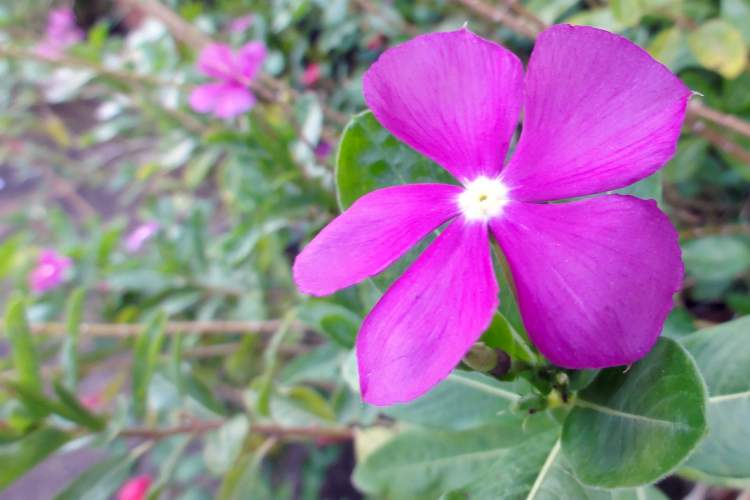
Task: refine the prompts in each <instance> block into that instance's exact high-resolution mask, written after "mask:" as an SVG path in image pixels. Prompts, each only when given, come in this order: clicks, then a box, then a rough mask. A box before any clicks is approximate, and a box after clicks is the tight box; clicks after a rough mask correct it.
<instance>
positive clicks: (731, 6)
mask: <svg viewBox="0 0 750 500" xmlns="http://www.w3.org/2000/svg"><path fill="white" fill-rule="evenodd" d="M721 17H722V18H723V19H724V20H726V21H728V22H730V23H732V24H733V25H734V26H735V27H736V28H737V29H738V30H740V33H742V38H744V40H745V43H747V44H750V2H748V1H747V0H721Z"/></svg>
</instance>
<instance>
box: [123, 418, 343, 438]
mask: <svg viewBox="0 0 750 500" xmlns="http://www.w3.org/2000/svg"><path fill="white" fill-rule="evenodd" d="M225 423H226V422H225V421H224V420H206V421H199V422H192V423H190V424H186V425H178V426H174V427H163V428H151V427H130V428H127V429H123V430H122V431H120V436H122V437H135V438H142V439H163V438H165V437H170V436H174V435H177V434H205V433H206V432H210V431H213V430H216V429H218V428H219V427H221V426H222V425H224V424H225ZM250 432H255V433H256V434H263V435H266V436H275V437H278V438H285V439H316V440H322V441H325V442H328V443H331V442H341V441H351V440H352V439H353V438H354V432H353V430H352V429H351V428H349V427H283V426H280V425H276V424H255V423H254V424H251V426H250Z"/></svg>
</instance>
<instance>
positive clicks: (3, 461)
mask: <svg viewBox="0 0 750 500" xmlns="http://www.w3.org/2000/svg"><path fill="white" fill-rule="evenodd" d="M70 438H71V436H70V435H68V434H67V433H66V432H63V431H61V430H59V429H55V428H53V427H41V428H39V429H36V430H34V431H32V432H30V433H29V434H27V435H26V436H24V437H23V438H21V439H19V440H17V441H12V442H10V443H5V444H2V445H0V491H2V490H4V489H5V488H6V487H7V486H8V485H9V484H11V483H12V482H13V481H15V480H16V479H18V478H19V477H21V476H22V475H24V474H25V473H26V472H28V471H29V470H30V469H31V468H33V467H34V466H35V465H37V464H38V463H39V462H41V461H43V460H44V459H45V458H47V457H48V456H49V455H51V454H52V453H54V452H55V451H56V450H57V449H58V448H60V447H61V446H62V445H64V444H65V443H66V442H68V440H70Z"/></svg>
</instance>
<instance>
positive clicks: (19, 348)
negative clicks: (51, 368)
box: [5, 295, 43, 392]
mask: <svg viewBox="0 0 750 500" xmlns="http://www.w3.org/2000/svg"><path fill="white" fill-rule="evenodd" d="M5 331H6V334H7V335H8V341H9V342H10V348H11V357H12V359H13V367H14V368H15V370H16V377H17V380H18V383H19V384H21V385H23V386H25V387H28V388H29V389H32V390H35V391H38V392H41V391H42V390H43V383H42V376H41V372H40V371H39V360H38V359H37V353H36V347H35V346H34V339H33V337H32V334H31V330H30V329H29V325H28V323H27V321H26V307H25V304H24V299H23V297H21V296H18V295H17V296H14V297H12V298H11V299H10V301H9V302H8V307H7V309H6V310H5Z"/></svg>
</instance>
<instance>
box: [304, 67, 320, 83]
mask: <svg viewBox="0 0 750 500" xmlns="http://www.w3.org/2000/svg"><path fill="white" fill-rule="evenodd" d="M301 80H302V85H304V86H305V87H312V86H314V85H315V84H316V83H318V80H320V64H318V63H310V64H308V65H307V66H305V70H304V71H303V72H302V78H301Z"/></svg>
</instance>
